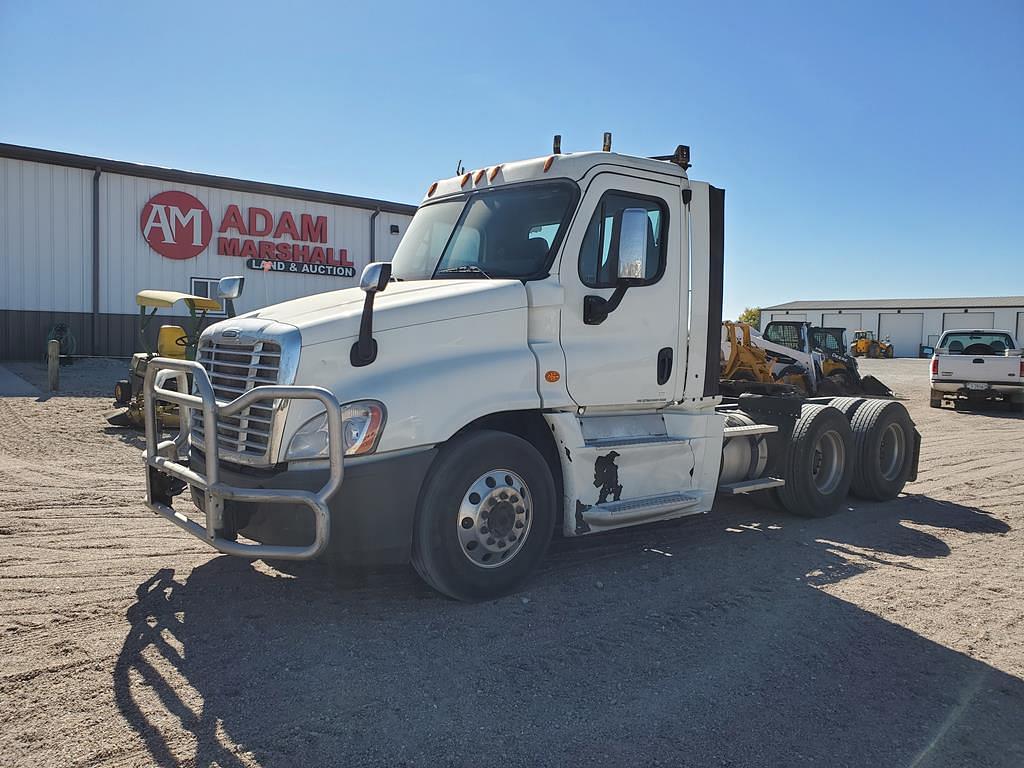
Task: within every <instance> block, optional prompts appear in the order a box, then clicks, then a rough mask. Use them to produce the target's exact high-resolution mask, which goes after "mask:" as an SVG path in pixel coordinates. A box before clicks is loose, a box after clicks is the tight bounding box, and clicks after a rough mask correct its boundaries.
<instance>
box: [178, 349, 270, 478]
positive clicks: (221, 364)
mask: <svg viewBox="0 0 1024 768" xmlns="http://www.w3.org/2000/svg"><path fill="white" fill-rule="evenodd" d="M197 361H198V362H199V363H200V365H202V366H203V368H205V369H206V372H207V373H208V374H209V375H210V381H211V382H212V383H213V391H214V393H215V394H216V396H217V399H218V400H234V399H235V398H236V397H238V396H239V395H241V394H242V393H244V392H248V391H249V390H250V389H252V388H253V387H257V386H260V385H263V384H277V383H278V378H279V372H280V368H281V345H280V344H278V343H277V342H273V341H266V340H258V341H246V342H242V341H240V342H239V343H237V344H228V343H226V342H225V341H223V340H212V339H203V340H202V341H201V342H200V344H199V353H198V355H197ZM273 416H274V403H273V402H270V401H265V402H259V403H256V404H254V405H251V406H249V407H248V408H246V409H245V410H244V411H242V412H241V413H239V414H238V415H237V416H231V417H227V418H224V417H222V418H220V419H218V420H217V440H218V444H219V446H220V449H221V451H227V452H230V453H237V454H241V455H245V456H249V457H251V458H258V457H264V456H266V455H267V453H268V451H269V449H270V438H271V434H272V432H273ZM192 435H193V438H194V439H196V440H198V442H199V443H200V444H202V443H203V437H204V433H203V420H202V414H200V413H199V412H193V413H192Z"/></svg>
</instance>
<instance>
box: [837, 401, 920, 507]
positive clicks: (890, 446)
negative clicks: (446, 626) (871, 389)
mask: <svg viewBox="0 0 1024 768" xmlns="http://www.w3.org/2000/svg"><path fill="white" fill-rule="evenodd" d="M850 426H851V427H852V429H853V440H854V445H855V451H856V460H855V466H854V473H853V483H852V485H851V488H852V491H853V493H854V494H855V495H857V496H859V497H860V498H862V499H871V500H872V501H888V500H889V499H895V498H896V497H897V496H898V495H899V494H900V491H902V490H903V486H904V485H906V484H907V478H908V477H910V473H911V471H912V470H913V465H914V422H913V421H911V419H910V414H909V413H907V409H906V408H904V407H903V404H902V403H897V402H894V401H892V400H869V401H867V402H866V403H865V404H864V405H863V406H862V407H861V408H860V409H859V410H858V411H857V413H856V414H854V417H853V421H852V422H851V423H850Z"/></svg>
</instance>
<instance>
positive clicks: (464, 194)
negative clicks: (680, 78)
mask: <svg viewBox="0 0 1024 768" xmlns="http://www.w3.org/2000/svg"><path fill="white" fill-rule="evenodd" d="M606 142H607V143H606V149H608V150H610V146H609V144H610V139H606ZM688 161H689V149H688V148H687V147H684V146H680V147H679V148H678V149H677V150H676V152H675V154H674V155H672V156H668V157H661V158H653V159H652V158H644V157H630V156H626V155H621V154H615V153H612V152H611V151H601V152H581V153H574V154H563V153H561V151H560V149H559V148H558V147H557V144H556V148H555V150H554V152H553V153H552V154H551V155H548V156H545V157H539V158H535V159H531V160H523V161H520V162H512V163H503V164H501V165H494V166H490V167H487V168H482V169H479V170H475V171H472V172H469V173H464V174H460V175H459V176H457V177H455V178H451V179H446V180H444V181H438V182H436V183H434V184H431V185H430V188H429V190H428V192H427V195H426V197H425V198H424V200H423V203H422V205H421V206H420V208H419V210H418V211H417V213H416V215H415V217H414V218H413V221H412V223H411V224H410V226H409V229H408V231H407V233H406V235H405V237H404V239H403V240H402V242H401V245H400V246H399V248H398V251H397V253H396V254H395V257H394V261H393V262H392V263H390V264H387V263H376V264H370V265H368V266H367V268H366V269H365V271H364V272H363V275H362V280H361V285H360V287H359V288H350V289H345V290H340V291H333V292H329V293H323V294H319V295H315V296H309V297H306V298H301V299H297V300H294V301H289V302H286V303H283V304H278V305H276V306H271V307H267V308H266V309H261V310H259V311H256V312H251V313H249V314H246V315H240V316H238V317H235V318H232V319H230V320H226V321H223V322H219V323H217V324H215V325H212V326H210V327H209V328H208V329H207V330H206V331H205V332H204V333H203V335H202V338H201V340H200V344H199V351H198V359H197V360H196V361H194V362H192V361H183V360H172V359H162V358H157V359H155V360H153V361H152V362H151V363H150V365H149V368H148V371H147V378H146V407H147V409H148V410H147V425H146V442H147V451H146V466H147V503H148V506H149V507H150V508H151V509H152V510H154V511H155V512H157V513H159V514H161V515H163V516H164V517H166V518H167V519H168V520H171V521H172V522H175V523H177V524H178V525H180V526H181V527H183V528H184V529H185V530H187V531H189V532H191V533H193V534H194V535H196V536H198V537H200V538H202V539H204V540H205V541H207V542H208V543H209V544H210V545H212V546H213V547H214V548H216V549H217V550H219V551H221V552H225V553H228V554H233V555H240V556H244V557H250V558H264V559H271V560H273V559H295V560H301V559H309V558H315V557H318V556H321V555H329V556H331V557H333V558H336V559H338V560H340V561H342V562H345V563H351V564H357V565H374V564H386V563H396V562H403V561H404V562H409V561H411V562H412V563H413V565H414V566H415V568H416V570H417V571H418V572H419V573H420V575H421V576H422V577H423V578H424V579H425V580H426V581H427V582H428V583H429V584H431V585H432V586H434V587H435V588H436V589H438V590H439V591H441V592H443V593H445V594H447V595H450V596H453V597H456V598H459V599H465V600H473V599H483V598H489V597H493V596H496V595H501V594H504V593H508V592H509V591H512V590H514V589H515V588H516V587H517V586H519V585H520V584H521V583H522V582H523V581H524V579H526V578H527V576H528V575H529V574H530V573H531V572H532V571H533V570H534V569H535V568H536V567H537V564H538V563H539V562H540V560H541V558H542V557H543V556H544V553H545V550H546V549H547V547H548V544H549V542H550V540H551V538H552V536H553V535H554V534H555V532H556V529H557V530H558V531H559V532H560V533H561V535H563V536H589V535H593V534H596V533H600V532H602V531H609V530H612V529H616V528H622V527H624V526H631V525H637V524H639V523H645V522H650V521H655V520H665V519H670V518H675V517H680V516H683V515H692V514H699V513H704V512H708V511H710V510H711V508H712V505H713V504H714V501H715V497H716V494H735V493H749V492H754V491H769V492H770V493H773V494H775V496H776V497H777V501H778V502H779V504H781V506H782V507H784V508H785V509H786V510H788V511H790V512H791V513H794V514H797V515H805V516H822V515H827V514H830V513H832V512H834V511H835V510H837V509H838V508H839V507H840V506H841V505H842V504H843V501H844V499H845V497H846V496H847V493H848V492H851V491H852V492H853V493H855V494H857V495H858V496H860V497H862V498H867V499H879V500H880V499H891V498H893V497H895V496H896V495H897V494H898V493H899V492H900V491H901V489H902V488H903V486H904V484H905V483H906V482H907V481H908V480H911V479H914V478H915V477H916V472H917V458H918V452H919V445H920V437H919V435H918V433H917V430H916V429H915V427H914V425H913V423H912V421H911V420H910V417H909V416H908V414H907V411H906V409H905V408H904V407H903V406H902V405H901V404H900V403H897V402H894V401H891V400H866V399H861V398H837V399H834V400H829V399H827V398H824V399H821V398H819V399H810V400H807V399H798V398H793V397H784V396H759V395H748V394H744V395H741V396H740V397H739V398H737V399H732V400H729V399H723V398H722V397H721V396H720V395H719V394H718V379H719V365H720V336H721V319H722V318H721V299H722V265H723V249H724V192H723V191H722V190H720V189H716V188H715V187H713V186H711V185H710V184H708V183H706V182H701V181H693V180H691V179H690V178H688V175H687V168H688V167H689V162H688ZM171 379H174V380H175V381H176V382H177V390H174V389H172V388H171V387H170V386H169V380H171ZM189 392H191V394H189ZM158 401H166V402H173V403H177V404H178V405H179V406H180V407H181V408H182V409H183V411H182V414H183V417H182V419H181V424H182V427H181V431H180V432H179V433H178V434H177V435H176V436H175V437H174V438H173V439H168V440H164V439H162V435H161V433H160V431H159V425H158V424H157V421H156V419H155V415H154V409H155V408H156V404H157V402H158ZM186 490H187V491H188V493H184V492H185V491H186ZM175 497H180V498H175ZM189 497H191V500H192V502H194V504H195V506H196V507H198V511H197V510H196V509H192V510H191V511H190V512H189V515H191V517H190V516H189V515H186V514H184V512H183V511H182V509H183V508H186V507H190V506H191V505H189V504H188V499H189ZM174 504H177V505H178V507H179V509H175V508H174V506H173V505H174ZM199 520H202V522H198V521H199Z"/></svg>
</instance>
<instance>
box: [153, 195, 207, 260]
mask: <svg viewBox="0 0 1024 768" xmlns="http://www.w3.org/2000/svg"><path fill="white" fill-rule="evenodd" d="M139 226H140V227H141V228H142V236H143V237H144V238H145V239H146V242H147V243H149V247H150V248H152V249H153V250H154V251H156V252H157V253H159V254H160V255H161V256H163V257H165V258H168V259H178V260H183V259H194V258H195V257H196V256H198V255H199V254H200V253H202V252H203V250H204V249H205V248H206V246H208V245H209V244H210V238H212V237H213V220H212V219H211V218H210V212H209V211H208V210H206V206H205V205H203V204H202V203H201V202H199V201H198V200H197V199H196V198H195V197H193V196H192V195H190V194H189V193H188V192H179V191H177V190H168V191H167V192H160V193H158V194H156V195H153V197H151V198H150V199H149V201H148V202H147V203H146V204H145V205H144V206H142V213H141V214H140V216H139Z"/></svg>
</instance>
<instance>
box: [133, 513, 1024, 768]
mask: <svg viewBox="0 0 1024 768" xmlns="http://www.w3.org/2000/svg"><path fill="white" fill-rule="evenodd" d="M940 529H946V530H956V531H962V532H965V533H970V534H976V535H1001V534H1003V533H1005V532H1006V531H1008V530H1009V527H1008V526H1007V525H1006V524H1005V523H1004V522H1002V521H1000V520H998V519H995V518H994V517H992V516H991V515H988V514H986V513H985V512H983V511H982V510H978V509H975V508H971V507H964V506H960V505H956V504H950V503H946V502H939V501H935V500H932V499H928V498H927V497H922V496H910V497H905V498H903V499H900V500H898V501H896V502H890V503H887V504H873V505H862V506H861V505H858V506H856V507H855V508H854V509H852V510H848V511H847V512H846V513H844V514H842V515H838V516H836V517H833V518H828V519H825V520H800V519H797V518H792V517H788V516H785V515H780V514H775V513H772V512H770V511H767V510H763V509H758V508H756V507H754V506H752V505H750V504H735V503H732V504H728V505H726V508H725V510H724V512H723V513H722V514H721V515H718V516H717V517H716V516H702V517H695V518H687V519H683V520H682V521H677V522H674V523H670V524H662V525H660V526H655V527H653V528H642V529H634V530H631V531H624V532H621V533H619V534H614V535H611V536H605V537H593V538H589V539H588V538H584V539H579V540H563V541H560V542H558V543H557V544H556V546H555V547H554V548H553V551H552V553H551V555H549V557H548V559H547V560H546V562H545V564H544V567H543V568H542V572H541V573H540V574H539V575H538V576H537V577H536V578H535V579H533V580H532V581H531V582H530V583H529V584H528V585H527V587H526V588H525V590H524V591H522V592H520V593H519V594H517V595H514V596H510V597H507V598H503V599H500V600H496V601H493V602H489V603H480V604H462V603H456V602H454V601H451V600H447V599H445V598H443V597H440V596H438V595H437V594H435V593H434V592H432V591H431V590H429V589H428V588H426V587H425V586H423V585H422V584H421V583H420V582H419V581H418V579H416V577H415V575H414V574H412V573H411V571H409V570H401V571H395V572H390V573H384V574H362V575H354V574H353V573H351V572H347V571H343V570H338V569H333V568H331V567H330V566H328V565H324V564H320V563H311V564H298V565H294V566H292V567H290V568H289V570H288V572H284V571H280V570H277V569H274V568H270V567H268V566H266V565H264V564H257V565H253V564H250V563H249V562H247V561H244V560H240V559H236V558H231V557H215V558H213V559H211V560H209V561H208V562H206V563H205V564H203V565H201V566H199V567H197V568H195V569H193V570H192V571H191V572H187V573H180V574H178V573H175V571H174V570H171V569H162V570H159V571H157V572H156V573H154V574H153V576H152V577H151V578H149V579H148V580H146V581H145V582H143V583H142V584H140V585H139V587H138V590H137V602H136V603H135V604H133V605H132V606H131V607H130V609H129V610H128V620H129V623H130V625H131V628H130V631H129V633H128V635H127V637H126V638H125V641H124V644H123V647H122V649H121V651H120V654H119V657H118V660H117V663H116V666H115V672H114V692H115V696H116V701H117V705H118V707H119V709H120V712H121V714H122V715H123V717H124V718H125V719H126V721H127V722H128V723H129V724H130V725H131V727H132V728H133V729H134V730H135V732H136V733H138V734H139V736H140V738H141V739H142V740H143V741H144V742H145V744H146V746H147V749H148V751H149V754H150V756H151V758H152V762H153V763H154V764H156V765H160V766H171V765H179V764H182V763H185V764H190V765H191V764H195V765H204V766H205V765H209V764H212V763H216V764H218V765H220V766H236V765H243V764H248V763H250V762H252V761H253V760H255V761H256V762H258V763H259V764H261V765H264V766H292V765H327V764H330V765H389V766H390V765H429V766H435V765H480V764H486V763H496V764H501V765H529V766H534V765H560V766H563V765H587V766H594V765H597V766H602V765H609V766H619V765H654V764H666V765H673V766H689V765H693V766H709V765H730V766H747V765H751V766H800V765H808V766H810V765H814V766H820V765H829V766H846V765H849V766H865V765H871V766H886V765H894V766H897V765H898V766H915V767H924V766H967V765H969V766H1003V765H1006V766H1010V765H1013V766H1017V765H1022V764H1024V682H1022V681H1021V680H1020V679H1018V678H1016V677H1013V676H1011V675H1008V674H1006V673H1004V672H1001V671H999V670H997V669H995V668H993V667H991V666H989V665H987V664H985V663H984V662H982V661H979V660H977V659H973V658H971V657H968V656H966V655H964V654H962V653H959V652H956V651H953V650H951V649H949V648H947V647H945V646H943V645H941V644H938V643H936V642H933V641H931V640H928V639H926V638H924V637H922V636H921V635H919V634H917V633H915V632H913V631H911V630H909V629H907V628H905V627H902V626H900V625H898V624H895V623H892V622H890V621H887V620H885V619H884V618H882V617H881V616H879V615H876V614H874V613H871V612H868V611H865V610H863V609H861V608H859V607H857V606H855V605H853V604H851V603H849V602H846V601H844V600H841V599H839V598H837V597H834V596H831V595H829V594H828V593H827V592H825V591H823V590H822V589H820V588H819V587H821V586H822V585H825V584H830V583H836V582H838V581H841V580H843V579H847V578H849V577H851V576H854V575H857V574H859V573H863V572H865V571H866V570H869V569H871V568H873V567H878V566H879V565H880V564H894V563H896V564H898V565H899V566H900V567H906V568H911V569H912V568H920V567H924V566H925V565H926V563H927V562H928V560H929V559H933V558H941V557H945V556H946V555H948V554H949V549H948V547H947V546H946V545H945V544H944V543H943V542H942V541H941V540H940V539H938V538H937V537H936V536H935V535H933V533H932V532H931V531H932V530H936V531H937V530H940ZM897 573H898V572H897ZM894 578H895V577H894Z"/></svg>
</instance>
